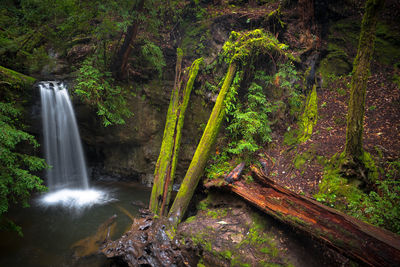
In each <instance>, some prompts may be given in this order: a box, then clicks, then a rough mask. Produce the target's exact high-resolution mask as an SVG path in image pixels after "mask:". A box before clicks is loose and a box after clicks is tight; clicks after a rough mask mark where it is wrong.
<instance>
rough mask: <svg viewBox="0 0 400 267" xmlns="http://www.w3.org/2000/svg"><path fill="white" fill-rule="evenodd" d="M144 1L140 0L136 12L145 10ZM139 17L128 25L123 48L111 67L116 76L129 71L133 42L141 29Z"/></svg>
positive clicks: (121, 75)
mask: <svg viewBox="0 0 400 267" xmlns="http://www.w3.org/2000/svg"><path fill="white" fill-rule="evenodd" d="M144 1H145V0H140V1H139V3H138V4H137V7H136V9H135V13H137V14H139V13H142V12H143V8H144ZM137 17H138V16H136V19H134V21H133V23H132V24H131V25H130V26H129V27H128V29H127V31H126V34H125V38H124V42H123V44H122V46H121V48H120V49H119V50H118V53H117V55H116V57H115V59H114V63H113V65H112V67H111V69H112V72H113V73H114V76H115V77H116V78H124V77H125V75H126V73H127V67H128V60H129V57H130V55H131V53H132V49H133V43H134V41H135V40H136V36H137V34H138V31H139V25H140V20H139V19H138V18H137Z"/></svg>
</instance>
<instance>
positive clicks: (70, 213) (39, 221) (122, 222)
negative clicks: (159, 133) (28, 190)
mask: <svg viewBox="0 0 400 267" xmlns="http://www.w3.org/2000/svg"><path fill="white" fill-rule="evenodd" d="M92 188H93V189H98V190H100V192H106V196H107V199H108V201H103V202H101V203H100V204H93V205H86V206H83V207H82V206H81V207H80V208H76V207H74V206H71V205H61V204H57V205H44V204H43V202H42V201H41V199H42V196H37V197H35V198H34V199H33V200H32V202H31V207H30V208H25V209H17V210H11V211H10V218H12V219H13V220H14V221H15V222H16V223H17V224H18V225H20V226H21V227H22V231H23V234H24V236H23V237H19V236H17V235H16V234H15V233H4V232H2V233H1V245H0V266H7V267H13V266H15V267H20V266H27V267H29V266H101V265H102V264H104V261H105V259H104V258H103V257H101V256H99V257H92V258H88V259H85V260H81V261H73V260H72V253H73V251H72V249H71V246H72V245H73V244H74V243H75V242H77V241H79V240H80V239H83V238H85V237H88V236H90V235H93V234H95V233H96V231H97V228H98V227H99V226H100V225H101V224H102V223H103V222H105V221H106V220H107V219H108V218H110V217H111V216H113V215H114V214H116V215H117V218H116V230H115V232H114V234H113V236H112V239H117V238H118V237H120V236H121V234H122V233H123V232H124V231H126V230H127V229H128V228H129V226H130V225H131V219H130V218H129V217H128V216H127V215H126V214H125V213H124V212H123V211H122V210H123V209H125V210H127V211H129V213H131V214H132V215H134V216H137V215H138V210H139V207H137V206H135V205H132V204H131V203H132V202H133V201H142V202H143V203H144V204H145V205H146V206H147V204H148V200H149V197H150V189H149V188H146V187H143V186H141V185H137V184H131V183H97V184H94V185H93V186H92Z"/></svg>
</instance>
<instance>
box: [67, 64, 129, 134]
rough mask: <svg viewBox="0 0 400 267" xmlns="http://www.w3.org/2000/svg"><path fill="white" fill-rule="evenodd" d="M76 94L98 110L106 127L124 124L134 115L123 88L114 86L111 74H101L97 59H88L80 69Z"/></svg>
mask: <svg viewBox="0 0 400 267" xmlns="http://www.w3.org/2000/svg"><path fill="white" fill-rule="evenodd" d="M76 80H77V84H76V86H75V94H76V95H78V96H79V97H80V98H81V99H82V100H83V101H84V102H86V103H88V104H89V105H91V106H93V107H95V108H96V109H97V115H99V116H100V117H101V118H102V120H103V125H104V126H109V125H112V124H124V123H125V119H126V118H129V117H130V116H132V115H133V113H132V112H131V111H130V110H129V108H128V106H127V103H126V100H125V97H124V94H123V91H122V88H121V87H120V86H118V85H114V86H113V84H115V81H114V80H113V79H112V78H111V73H110V72H101V71H100V69H99V68H98V67H97V66H96V64H95V58H94V57H92V58H88V59H86V60H85V61H84V62H83V65H82V67H81V68H80V69H79V73H78V77H77V79H76Z"/></svg>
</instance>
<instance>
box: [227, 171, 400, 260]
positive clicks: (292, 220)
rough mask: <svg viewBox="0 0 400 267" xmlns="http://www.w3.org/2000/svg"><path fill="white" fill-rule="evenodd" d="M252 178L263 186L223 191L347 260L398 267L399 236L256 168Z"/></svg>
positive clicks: (230, 186)
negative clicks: (278, 181)
mask: <svg viewBox="0 0 400 267" xmlns="http://www.w3.org/2000/svg"><path fill="white" fill-rule="evenodd" d="M252 176H253V178H254V179H255V180H256V181H259V182H261V184H262V185H263V186H260V185H259V184H257V183H252V184H248V183H245V182H244V181H237V182H235V183H234V184H227V183H224V184H223V187H224V188H227V189H228V190H230V191H232V192H234V193H235V194H237V195H239V196H240V197H242V198H243V199H245V200H246V201H248V202H250V203H251V204H252V205H254V206H256V207H257V208H259V209H260V210H262V211H263V212H265V213H267V214H269V215H271V216H273V217H275V218H276V219H278V220H280V221H282V222H284V223H287V224H289V225H291V226H293V227H295V228H298V229H301V230H302V231H304V232H307V233H309V234H311V235H312V236H313V237H315V238H317V239H319V240H322V241H323V242H325V243H326V244H328V245H329V246H331V247H332V248H334V249H336V250H337V251H339V252H340V253H343V254H345V255H347V256H349V257H350V258H353V259H355V260H357V261H360V262H362V263H365V264H367V265H370V266H399V264H400V236H398V235H396V234H394V233H392V232H389V231H386V230H384V229H380V228H377V227H375V226H373V225H370V224H367V223H365V222H362V221H360V220H357V219H355V218H353V217H351V216H348V215H346V214H344V213H341V212H339V211H337V210H334V209H332V208H329V207H327V206H325V205H322V204H321V203H319V202H317V201H314V200H312V199H309V198H307V197H304V196H301V195H298V194H296V193H294V192H292V191H290V190H288V189H286V188H284V187H282V186H280V185H278V184H277V183H275V182H274V181H272V180H271V179H269V178H268V177H267V176H266V175H265V174H264V173H263V172H262V171H260V170H259V169H257V168H255V167H252Z"/></svg>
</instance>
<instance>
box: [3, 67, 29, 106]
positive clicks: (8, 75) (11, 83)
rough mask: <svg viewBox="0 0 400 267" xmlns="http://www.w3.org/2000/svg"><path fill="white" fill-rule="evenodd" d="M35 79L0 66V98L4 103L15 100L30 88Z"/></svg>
mask: <svg viewBox="0 0 400 267" xmlns="http://www.w3.org/2000/svg"><path fill="white" fill-rule="evenodd" d="M35 81H36V79H35V78H33V77H30V76H26V75H24V74H22V73H19V72H16V71H13V70H10V69H7V68H4V67H2V66H0V96H1V97H2V98H3V99H2V100H4V101H9V99H15V98H17V95H19V94H20V93H24V90H25V89H28V88H32V86H33V84H34V83H35Z"/></svg>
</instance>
